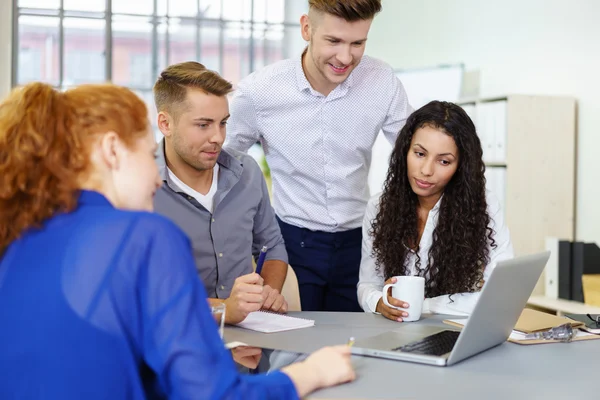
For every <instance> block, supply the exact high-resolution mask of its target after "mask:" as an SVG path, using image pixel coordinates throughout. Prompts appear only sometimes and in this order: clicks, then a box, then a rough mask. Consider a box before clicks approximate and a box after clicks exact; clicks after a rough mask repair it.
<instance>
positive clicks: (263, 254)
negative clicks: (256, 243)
mask: <svg viewBox="0 0 600 400" xmlns="http://www.w3.org/2000/svg"><path fill="white" fill-rule="evenodd" d="M266 256H267V246H263V248H262V249H261V250H260V254H259V256H258V262H257V263H256V273H257V274H259V275H260V272H261V271H262V267H263V264H264V263H265V257H266Z"/></svg>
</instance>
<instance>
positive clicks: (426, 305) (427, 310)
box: [421, 299, 431, 314]
mask: <svg viewBox="0 0 600 400" xmlns="http://www.w3.org/2000/svg"><path fill="white" fill-rule="evenodd" d="M421 314H431V299H425V300H423V308H422V309H421Z"/></svg>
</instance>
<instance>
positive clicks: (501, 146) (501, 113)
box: [494, 100, 508, 163]
mask: <svg viewBox="0 0 600 400" xmlns="http://www.w3.org/2000/svg"><path fill="white" fill-rule="evenodd" d="M506 104H507V103H506V100H499V101H495V102H494V114H495V115H494V128H495V129H494V141H495V149H494V159H495V161H496V162H497V163H506V140H507V136H508V135H507V120H506V118H507V114H506Z"/></svg>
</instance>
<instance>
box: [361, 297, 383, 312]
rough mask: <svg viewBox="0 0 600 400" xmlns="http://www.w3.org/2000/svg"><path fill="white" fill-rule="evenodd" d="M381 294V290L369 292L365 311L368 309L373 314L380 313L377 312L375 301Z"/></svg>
mask: <svg viewBox="0 0 600 400" xmlns="http://www.w3.org/2000/svg"><path fill="white" fill-rule="evenodd" d="M382 297H383V296H382V294H381V292H379V293H378V292H374V293H371V294H370V295H369V298H368V299H367V307H369V310H365V311H370V312H372V313H373V314H381V313H378V312H377V311H376V310H377V303H379V299H381V298H382Z"/></svg>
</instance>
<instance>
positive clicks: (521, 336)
mask: <svg viewBox="0 0 600 400" xmlns="http://www.w3.org/2000/svg"><path fill="white" fill-rule="evenodd" d="M526 336H527V334H526V333H523V332H519V331H515V330H513V331H512V333H511V334H510V336H509V339H513V340H514V341H517V340H527V341H528V340H538V339H527V338H526ZM586 336H594V334H592V333H588V332H584V331H580V330H578V331H577V335H576V336H575V338H574V339H573V340H577V339H579V340H581V339H582V338H584V337H586ZM546 342H548V340H546ZM550 342H551V341H550Z"/></svg>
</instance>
